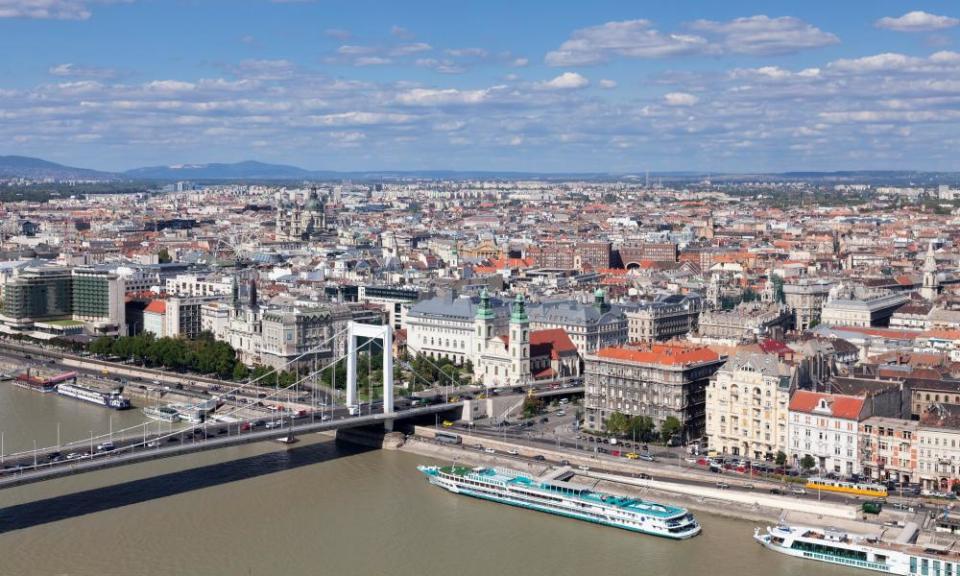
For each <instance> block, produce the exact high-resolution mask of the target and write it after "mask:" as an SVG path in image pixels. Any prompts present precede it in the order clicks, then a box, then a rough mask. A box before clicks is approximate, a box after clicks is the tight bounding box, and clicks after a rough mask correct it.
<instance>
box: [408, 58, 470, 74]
mask: <svg viewBox="0 0 960 576" xmlns="http://www.w3.org/2000/svg"><path fill="white" fill-rule="evenodd" d="M414 63H415V64H416V65H417V66H419V67H421V68H430V69H431V70H435V71H437V72H440V73H442V74H463V73H464V72H466V71H467V69H466V68H465V67H463V66H461V65H459V64H457V63H456V62H454V61H453V60H450V59H447V58H444V59H442V60H438V59H436V58H418V59H417V60H416V62H414Z"/></svg>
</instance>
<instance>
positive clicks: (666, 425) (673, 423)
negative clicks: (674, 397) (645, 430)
mask: <svg viewBox="0 0 960 576" xmlns="http://www.w3.org/2000/svg"><path fill="white" fill-rule="evenodd" d="M681 432H683V424H681V423H680V421H679V420H677V418H676V416H667V417H666V418H664V419H663V424H661V425H660V437H661V438H662V439H663V441H664V442H669V441H670V439H671V438H673V437H674V436H675V435H677V434H680V433H681Z"/></svg>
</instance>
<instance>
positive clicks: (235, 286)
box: [230, 275, 240, 315]
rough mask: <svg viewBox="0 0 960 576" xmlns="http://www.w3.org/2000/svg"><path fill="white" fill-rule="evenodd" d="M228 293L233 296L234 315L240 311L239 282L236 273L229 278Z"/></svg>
mask: <svg viewBox="0 0 960 576" xmlns="http://www.w3.org/2000/svg"><path fill="white" fill-rule="evenodd" d="M230 293H231V295H232V296H233V313H234V315H236V314H237V313H239V311H240V283H239V282H237V276H236V275H234V276H233V277H232V278H231V279H230Z"/></svg>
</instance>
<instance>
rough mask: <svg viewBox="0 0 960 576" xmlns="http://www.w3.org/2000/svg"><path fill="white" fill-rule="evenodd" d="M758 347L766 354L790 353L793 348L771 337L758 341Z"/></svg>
mask: <svg viewBox="0 0 960 576" xmlns="http://www.w3.org/2000/svg"><path fill="white" fill-rule="evenodd" d="M759 344H760V349H761V350H763V352H764V353H766V354H778V355H783V354H790V353H792V352H793V350H792V349H791V348H790V347H789V346H787V345H786V343H784V342H781V341H780V340H773V339H772V338H767V339H765V340H761V341H760V343H759Z"/></svg>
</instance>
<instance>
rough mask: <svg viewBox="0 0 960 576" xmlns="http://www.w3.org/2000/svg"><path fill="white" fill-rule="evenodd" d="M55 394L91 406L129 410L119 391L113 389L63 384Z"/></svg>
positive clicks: (58, 386) (59, 385)
mask: <svg viewBox="0 0 960 576" xmlns="http://www.w3.org/2000/svg"><path fill="white" fill-rule="evenodd" d="M57 394H60V395H61V396H68V397H70V398H76V399H77V400H83V401H84V402H90V403H92V404H99V405H100V406H106V407H108V408H113V409H114V410H126V409H128V408H130V401H129V400H127V399H126V398H124V397H123V395H122V393H121V390H118V389H115V388H114V389H110V390H103V389H100V388H95V387H93V386H85V385H83V384H77V383H73V384H68V383H63V384H58V385H57Z"/></svg>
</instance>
